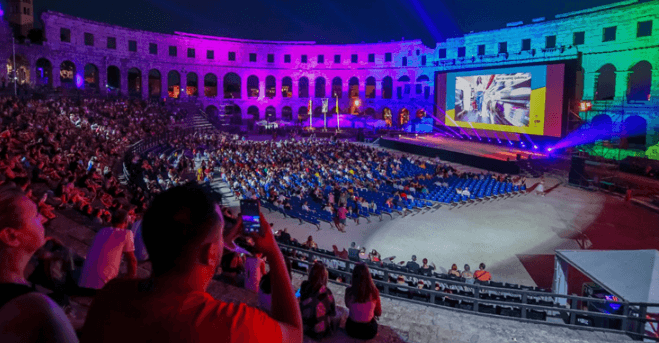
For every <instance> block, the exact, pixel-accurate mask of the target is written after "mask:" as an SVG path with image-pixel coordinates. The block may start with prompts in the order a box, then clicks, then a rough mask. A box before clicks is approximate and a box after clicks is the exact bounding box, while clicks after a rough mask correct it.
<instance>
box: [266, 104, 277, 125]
mask: <svg viewBox="0 0 659 343" xmlns="http://www.w3.org/2000/svg"><path fill="white" fill-rule="evenodd" d="M265 120H267V121H268V122H269V123H272V122H274V121H276V120H277V111H276V110H275V108H274V107H273V106H268V107H266V109H265Z"/></svg>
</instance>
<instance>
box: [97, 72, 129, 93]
mask: <svg viewBox="0 0 659 343" xmlns="http://www.w3.org/2000/svg"><path fill="white" fill-rule="evenodd" d="M102 74H103V75H105V77H104V78H101V79H102V80H103V85H102V86H101V93H102V94H104V93H105V92H106V88H105V84H106V81H107V69H106V70H105V71H103V72H102ZM119 90H120V91H121V95H122V96H128V68H127V67H124V68H123V69H121V70H119Z"/></svg>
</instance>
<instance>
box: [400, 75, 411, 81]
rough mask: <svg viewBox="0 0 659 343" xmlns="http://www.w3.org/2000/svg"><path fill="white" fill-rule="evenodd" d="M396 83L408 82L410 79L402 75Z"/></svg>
mask: <svg viewBox="0 0 659 343" xmlns="http://www.w3.org/2000/svg"><path fill="white" fill-rule="evenodd" d="M398 82H410V77H409V76H407V75H403V76H401V77H399V78H398Z"/></svg>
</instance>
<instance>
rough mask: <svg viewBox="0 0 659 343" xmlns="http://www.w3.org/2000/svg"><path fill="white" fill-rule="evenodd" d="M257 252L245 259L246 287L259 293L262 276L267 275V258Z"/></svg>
mask: <svg viewBox="0 0 659 343" xmlns="http://www.w3.org/2000/svg"><path fill="white" fill-rule="evenodd" d="M261 256H262V255H261V253H256V254H254V255H252V256H249V257H247V259H246V260H245V274H246V276H245V289H247V290H250V291H252V292H255V293H258V291H259V284H260V283H261V278H262V277H263V275H265V260H264V259H263V258H262V257H261Z"/></svg>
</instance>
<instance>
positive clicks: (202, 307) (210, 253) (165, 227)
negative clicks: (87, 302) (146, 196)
mask: <svg viewBox="0 0 659 343" xmlns="http://www.w3.org/2000/svg"><path fill="white" fill-rule="evenodd" d="M261 226H262V227H263V231H264V236H263V237H254V242H255V249H256V251H259V252H261V253H263V255H264V256H265V257H266V258H267V259H268V261H269V264H270V276H271V278H272V317H268V315H267V314H266V313H264V312H263V311H261V310H258V309H255V308H252V307H249V306H247V305H246V304H231V303H225V302H222V301H219V300H215V299H213V297H211V295H210V294H208V293H207V292H206V289H207V288H208V286H209V284H210V281H211V280H212V278H213V276H214V275H215V273H216V272H217V267H218V266H219V263H220V257H221V255H222V250H223V245H224V243H223V236H222V230H223V227H224V221H223V217H222V213H221V211H220V209H219V207H218V206H217V204H215V202H214V201H213V200H212V198H211V197H210V196H209V195H208V194H206V193H205V192H204V191H203V190H202V189H201V188H200V187H199V186H196V185H194V184H187V185H185V186H178V187H173V188H170V189H169V190H167V191H165V192H163V193H161V194H159V195H157V196H156V197H155V199H154V200H153V203H152V204H151V206H150V208H149V209H148V210H147V212H146V213H145V215H144V218H143V220H142V234H143V237H144V244H145V245H146V248H147V251H148V252H149V257H150V258H151V264H152V268H153V272H152V276H151V278H150V279H145V280H113V281H112V282H110V283H109V284H107V285H106V287H105V288H104V289H103V290H102V291H101V292H99V293H98V294H97V296H96V298H95V299H94V302H93V304H92V306H91V308H90V309H89V313H88V314H87V320H86V322H85V326H84V328H83V331H82V335H81V341H83V342H95V343H96V342H101V343H102V342H113V343H114V342H124V343H130V342H145V341H151V342H171V341H195V342H217V341H218V340H219V341H221V342H286V343H288V342H293V343H298V342H302V318H301V315H300V308H299V306H298V304H297V301H296V299H295V295H294V294H293V291H292V290H293V286H292V285H291V282H290V279H289V277H288V275H287V274H288V273H287V270H286V265H285V262H284V257H283V256H282V254H281V251H280V250H279V247H278V246H277V243H276V242H275V240H274V237H273V234H272V230H271V228H270V226H269V225H268V221H267V220H266V219H265V217H264V216H263V214H261ZM136 316H139V318H136ZM136 319H138V320H136ZM127 333H130V334H127Z"/></svg>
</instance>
